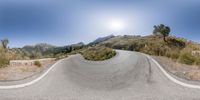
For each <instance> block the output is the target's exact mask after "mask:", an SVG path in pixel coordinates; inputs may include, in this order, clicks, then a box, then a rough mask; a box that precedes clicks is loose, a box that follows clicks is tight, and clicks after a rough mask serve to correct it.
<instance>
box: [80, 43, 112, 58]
mask: <svg viewBox="0 0 200 100" xmlns="http://www.w3.org/2000/svg"><path fill="white" fill-rule="evenodd" d="M81 54H82V55H83V57H84V58H85V59H87V60H92V61H102V60H106V59H110V58H112V57H113V56H115V55H116V51H115V50H113V49H111V48H108V47H103V46H95V47H88V48H86V49H84V50H82V51H81Z"/></svg>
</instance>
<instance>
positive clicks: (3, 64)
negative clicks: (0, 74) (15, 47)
mask: <svg viewBox="0 0 200 100" xmlns="http://www.w3.org/2000/svg"><path fill="white" fill-rule="evenodd" d="M9 63H10V61H9V60H8V59H7V58H5V57H1V56H0V68H3V67H6V66H7V65H9Z"/></svg>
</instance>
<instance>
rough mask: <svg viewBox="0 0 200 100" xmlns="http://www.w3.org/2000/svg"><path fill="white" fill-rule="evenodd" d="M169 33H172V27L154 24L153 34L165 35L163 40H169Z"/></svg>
mask: <svg viewBox="0 0 200 100" xmlns="http://www.w3.org/2000/svg"><path fill="white" fill-rule="evenodd" d="M169 33H170V27H169V26H165V25H163V24H160V25H157V26H156V25H155V26H154V30H153V34H154V35H162V36H163V40H164V41H165V42H167V41H166V37H167V36H169Z"/></svg>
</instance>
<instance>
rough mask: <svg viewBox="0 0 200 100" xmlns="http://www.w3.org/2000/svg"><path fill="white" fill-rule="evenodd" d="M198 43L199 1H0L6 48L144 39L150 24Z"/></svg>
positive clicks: (1, 32)
mask: <svg viewBox="0 0 200 100" xmlns="http://www.w3.org/2000/svg"><path fill="white" fill-rule="evenodd" d="M158 24H165V25H167V26H170V27H171V35H174V36H178V37H183V38H187V39H190V40H193V41H196V42H200V33H199V32H200V1H198V0H0V39H4V38H8V39H9V41H10V43H9V47H23V46H25V45H34V44H37V43H49V44H53V45H57V46H63V45H68V44H73V43H78V42H84V43H88V42H91V41H93V40H95V39H96V38H98V37H103V36H107V35H110V34H113V35H125V34H126V35H149V34H151V33H152V30H153V26H154V25H158Z"/></svg>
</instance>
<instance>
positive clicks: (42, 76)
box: [0, 59, 64, 89]
mask: <svg viewBox="0 0 200 100" xmlns="http://www.w3.org/2000/svg"><path fill="white" fill-rule="evenodd" d="M63 60H64V59H61V60H59V61H58V62H56V63H55V64H53V65H52V66H51V67H50V68H49V69H48V70H47V71H46V72H44V73H43V74H42V75H41V76H39V77H38V78H36V79H34V80H32V81H30V82H27V83H23V84H17V85H9V86H0V89H16V88H22V87H26V86H30V85H32V84H34V83H36V82H38V81H40V80H41V79H42V78H44V77H45V76H46V75H47V74H48V73H49V72H50V71H51V70H52V69H53V68H54V67H55V66H56V65H57V64H58V63H60V62H62V61H63Z"/></svg>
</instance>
